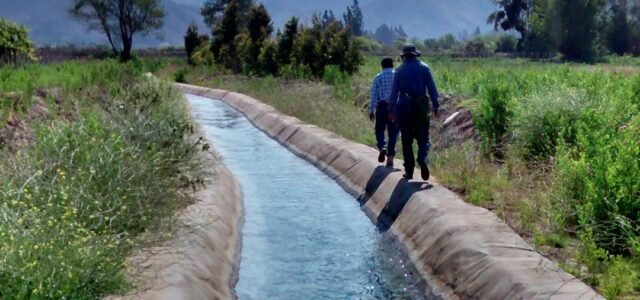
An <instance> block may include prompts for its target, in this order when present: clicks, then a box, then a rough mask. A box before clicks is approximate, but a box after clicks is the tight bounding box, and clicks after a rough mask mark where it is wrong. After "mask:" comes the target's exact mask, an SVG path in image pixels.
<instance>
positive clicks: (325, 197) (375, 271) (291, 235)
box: [187, 95, 424, 300]
mask: <svg viewBox="0 0 640 300" xmlns="http://www.w3.org/2000/svg"><path fill="white" fill-rule="evenodd" d="M187 99H188V101H189V103H190V104H191V107H192V111H193V115H194V116H195V119H196V121H197V122H198V123H199V124H200V125H201V126H202V128H203V130H204V132H205V135H206V137H207V139H208V140H209V142H210V143H211V144H212V146H213V148H215V150H216V151H217V152H218V153H219V154H220V156H221V157H222V159H223V162H224V164H225V165H226V166H227V167H228V168H229V169H230V170H231V171H232V172H233V174H234V176H235V177H236V178H237V179H238V181H239V182H240V183H241V185H242V188H243V192H244V206H245V213H246V215H245V224H244V226H243V231H242V258H241V263H240V271H239V281H238V284H237V286H236V292H237V295H238V297H239V298H240V299H249V300H251V299H424V297H423V296H422V295H421V293H420V289H419V287H418V286H417V280H416V278H415V277H414V275H413V274H412V273H413V272H411V270H412V269H411V267H410V266H408V265H407V262H406V261H405V259H403V257H402V256H401V254H400V252H399V251H397V249H396V248H394V246H393V245H392V243H391V242H390V241H389V240H388V239H387V238H385V237H384V236H382V235H381V234H380V233H379V232H378V231H377V230H376V227H375V226H374V225H373V224H372V223H371V222H370V221H369V219H368V218H367V217H366V216H365V214H363V213H362V212H361V211H360V206H359V203H358V202H357V201H355V199H354V198H353V197H352V196H351V195H349V194H348V193H346V192H345V191H344V190H343V189H342V188H341V187H340V186H339V185H338V184H337V183H336V182H335V181H334V180H332V179H331V178H329V177H328V176H327V175H325V174H324V173H322V172H321V171H320V170H318V169H317V168H315V167H314V166H312V165H311V164H309V163H308V162H307V161H305V160H303V159H301V158H299V157H297V156H296V155H294V154H293V153H291V152H289V151H288V150H287V149H286V148H284V147H283V146H281V145H280V144H279V143H278V142H276V141H275V140H273V139H271V138H269V137H268V136H267V135H266V134H264V133H263V132H261V131H260V130H258V129H257V128H256V127H254V126H253V125H252V124H251V123H250V122H249V121H248V120H247V119H246V118H245V117H244V116H243V115H242V114H240V113H239V112H237V111H236V110H234V109H233V108H231V107H229V106H228V105H227V104H226V103H224V102H221V101H218V100H212V99H209V98H204V97H199V96H194V95H187Z"/></svg>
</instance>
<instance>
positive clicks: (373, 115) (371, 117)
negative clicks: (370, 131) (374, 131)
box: [369, 112, 376, 122]
mask: <svg viewBox="0 0 640 300" xmlns="http://www.w3.org/2000/svg"><path fill="white" fill-rule="evenodd" d="M375 119H376V115H375V114H373V113H372V112H370V113H369V120H371V122H373V121H374V120H375Z"/></svg>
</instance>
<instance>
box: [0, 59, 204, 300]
mask: <svg viewBox="0 0 640 300" xmlns="http://www.w3.org/2000/svg"><path fill="white" fill-rule="evenodd" d="M146 70H151V71H152V70H154V66H152V65H144V64H142V63H141V62H137V63H129V64H120V63H117V62H115V61H102V62H86V63H77V62H69V63H64V64H54V65H49V66H38V65H32V66H26V67H24V68H21V69H18V70H13V69H0V87H1V88H0V89H1V90H0V98H1V100H2V105H0V108H1V109H2V112H3V117H4V119H3V122H2V123H1V124H2V126H4V129H3V130H4V132H5V133H6V134H5V137H7V136H9V137H22V138H21V142H20V143H17V142H16V141H15V140H14V139H8V140H6V141H5V145H4V146H3V147H2V149H0V153H1V155H2V159H1V161H0V216H1V218H0V257H1V259H0V298H3V299H52V298H55V299H94V298H100V297H103V296H105V295H108V294H114V293H119V292H124V291H126V290H127V289H128V288H130V286H129V283H128V282H127V279H126V274H125V258H126V255H127V254H128V253H129V252H130V251H131V250H132V249H133V248H135V247H139V246H140V245H139V244H137V242H136V241H137V239H136V238H137V237H138V236H139V235H140V234H142V233H144V232H148V231H150V230H154V229H156V228H159V226H161V225H162V224H167V223H168V221H170V219H171V217H172V216H173V215H174V214H175V212H176V210H177V209H179V208H181V207H185V206H186V205H188V204H189V203H191V199H190V197H189V196H188V195H187V194H186V193H185V192H184V188H185V187H187V186H190V185H192V184H194V183H195V182H196V181H197V180H198V178H199V176H200V175H201V172H202V170H201V168H200V167H201V166H200V164H199V161H198V159H197V152H198V151H200V150H199V148H198V147H197V146H198V145H197V144H196V143H195V141H191V138H190V134H191V133H192V132H193V128H192V126H191V124H190V121H189V118H188V114H187V111H186V109H185V106H184V103H183V101H182V100H181V96H180V95H179V94H177V93H176V92H174V91H173V90H172V89H171V87H170V86H168V85H167V84H164V83H159V82H154V81H151V80H147V79H143V76H142V72H143V71H146ZM8 131H14V134H8V133H7V132H8ZM15 132H18V133H19V134H15Z"/></svg>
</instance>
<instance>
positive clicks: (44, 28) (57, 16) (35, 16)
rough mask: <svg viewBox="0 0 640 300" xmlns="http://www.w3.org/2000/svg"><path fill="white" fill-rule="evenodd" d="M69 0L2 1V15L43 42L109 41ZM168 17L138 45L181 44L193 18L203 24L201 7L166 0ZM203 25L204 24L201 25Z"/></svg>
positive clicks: (90, 43)
mask: <svg viewBox="0 0 640 300" xmlns="http://www.w3.org/2000/svg"><path fill="white" fill-rule="evenodd" d="M70 3H71V1H70V0H29V1H15V0H0V17H1V18H6V19H9V20H12V21H15V22H18V23H21V24H24V25H26V26H27V27H28V28H29V29H30V30H31V36H32V37H33V39H34V40H35V41H36V42H37V43H38V44H40V45H44V44H47V45H62V44H70V43H73V44H80V45H94V44H103V43H106V39H105V38H104V37H103V35H102V34H101V33H97V32H88V31H87V29H86V26H85V25H84V24H83V23H81V22H78V21H76V20H74V19H72V18H71V17H70V16H69V14H68V13H67V10H68V9H69V7H70V5H71V4H70ZM164 5H165V11H166V18H165V23H164V26H163V28H162V29H161V30H159V31H158V32H157V33H152V34H151V35H149V36H147V37H143V38H138V39H137V40H136V46H138V47H146V46H160V45H181V44H182V43H183V35H184V32H185V30H186V28H187V26H188V25H189V23H191V22H192V21H197V22H199V23H201V19H202V18H201V17H200V14H199V8H197V7H195V6H190V5H186V4H184V3H176V2H174V0H164ZM201 28H204V25H201Z"/></svg>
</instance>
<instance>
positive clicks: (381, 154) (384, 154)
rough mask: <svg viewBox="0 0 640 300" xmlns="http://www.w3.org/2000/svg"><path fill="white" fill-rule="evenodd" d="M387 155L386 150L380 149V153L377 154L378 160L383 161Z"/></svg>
mask: <svg viewBox="0 0 640 300" xmlns="http://www.w3.org/2000/svg"><path fill="white" fill-rule="evenodd" d="M386 157H387V150H384V149H382V150H380V154H379V155H378V162H381V163H383V162H384V159H385V158H386Z"/></svg>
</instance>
